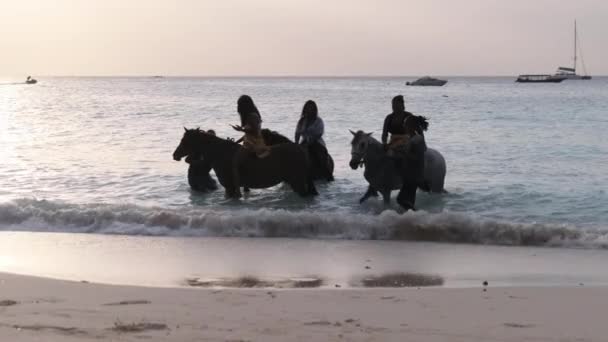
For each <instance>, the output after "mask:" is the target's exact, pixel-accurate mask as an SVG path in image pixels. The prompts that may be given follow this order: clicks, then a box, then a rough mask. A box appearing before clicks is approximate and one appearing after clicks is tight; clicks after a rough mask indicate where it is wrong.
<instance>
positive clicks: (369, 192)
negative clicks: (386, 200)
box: [359, 185, 378, 204]
mask: <svg viewBox="0 0 608 342" xmlns="http://www.w3.org/2000/svg"><path fill="white" fill-rule="evenodd" d="M372 196H374V197H376V196H378V191H376V189H374V188H372V186H371V185H370V186H368V187H367V191H366V192H365V195H363V197H361V199H359V204H362V203H363V202H365V201H367V199H368V198H370V197H372Z"/></svg>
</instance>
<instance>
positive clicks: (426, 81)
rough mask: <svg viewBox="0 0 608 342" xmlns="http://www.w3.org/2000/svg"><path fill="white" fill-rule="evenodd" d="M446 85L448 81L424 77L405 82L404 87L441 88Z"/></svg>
mask: <svg viewBox="0 0 608 342" xmlns="http://www.w3.org/2000/svg"><path fill="white" fill-rule="evenodd" d="M446 83H448V81H446V80H440V79H438V78H433V77H429V76H425V77H422V78H419V79H417V80H416V81H414V82H406V83H405V85H408V86H435V87H441V86H443V85H444V84H446Z"/></svg>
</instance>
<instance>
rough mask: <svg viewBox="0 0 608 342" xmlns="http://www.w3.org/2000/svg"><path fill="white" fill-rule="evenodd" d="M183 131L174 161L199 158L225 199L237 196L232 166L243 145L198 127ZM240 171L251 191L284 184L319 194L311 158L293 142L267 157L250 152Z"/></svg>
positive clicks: (303, 192)
mask: <svg viewBox="0 0 608 342" xmlns="http://www.w3.org/2000/svg"><path fill="white" fill-rule="evenodd" d="M184 130H185V132H184V136H183V137H182V140H181V142H180V144H179V146H177V148H176V149H175V152H173V159H175V160H177V161H179V160H181V158H183V157H185V156H196V155H200V156H201V157H202V160H204V162H206V163H208V164H209V165H210V166H211V168H212V169H213V170H214V171H215V174H216V175H217V177H218V180H219V182H220V184H221V185H222V186H223V187H224V188H225V190H226V196H227V197H234V196H235V194H236V190H237V189H235V188H234V182H233V173H232V165H233V162H234V156H235V154H236V152H237V151H238V149H240V148H241V146H240V145H239V144H237V143H236V142H234V141H230V140H226V139H221V138H218V137H216V136H214V135H211V134H208V133H206V132H204V131H202V130H200V129H198V128H197V129H186V128H184ZM239 172H240V174H241V185H242V186H245V187H248V188H252V189H260V188H268V187H271V186H274V185H277V184H279V183H281V182H285V183H287V184H289V185H290V186H291V187H292V189H293V190H294V191H295V192H296V193H298V194H299V195H301V196H310V195H317V194H318V193H317V190H316V188H315V186H314V183H313V181H312V177H311V172H310V162H309V160H308V156H307V154H306V153H305V152H304V151H303V149H301V148H300V146H298V145H296V144H294V143H283V144H277V145H272V146H271V149H270V155H269V156H268V157H266V158H258V157H256V156H255V154H254V153H251V157H250V158H249V159H248V160H247V162H246V163H244V165H243V169H242V170H239Z"/></svg>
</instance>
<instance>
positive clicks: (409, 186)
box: [397, 182, 418, 211]
mask: <svg viewBox="0 0 608 342" xmlns="http://www.w3.org/2000/svg"><path fill="white" fill-rule="evenodd" d="M417 188H418V186H417V185H416V184H415V183H411V182H404V183H403V185H402V186H401V190H400V191H399V195H398V196H397V203H399V205H400V206H402V207H403V208H404V209H405V211H408V210H410V209H411V210H413V211H416V208H415V207H414V205H415V204H416V189H417Z"/></svg>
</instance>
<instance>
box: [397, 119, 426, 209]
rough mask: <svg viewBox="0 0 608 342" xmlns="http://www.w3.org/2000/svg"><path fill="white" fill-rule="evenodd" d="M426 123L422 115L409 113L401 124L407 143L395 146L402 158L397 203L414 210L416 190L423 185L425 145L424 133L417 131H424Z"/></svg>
mask: <svg viewBox="0 0 608 342" xmlns="http://www.w3.org/2000/svg"><path fill="white" fill-rule="evenodd" d="M428 125H429V124H428V122H427V120H426V118H425V117H424V116H416V115H410V116H409V117H408V118H407V119H405V122H404V125H403V129H404V132H405V135H406V137H407V138H406V139H407V143H406V144H405V145H399V146H398V147H396V151H397V152H396V155H398V156H399V157H400V158H402V160H401V163H400V164H401V165H400V166H401V167H400V168H401V172H400V173H401V176H402V177H403V183H402V186H401V191H399V195H398V196H397V203H399V204H400V205H401V206H402V207H403V208H405V210H409V209H412V210H416V208H415V204H416V190H417V189H418V187H419V186H423V185H424V163H425V159H424V157H425V152H426V150H427V147H426V141H425V140H424V135H423V134H421V133H419V132H423V131H426V130H427V129H428Z"/></svg>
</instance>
